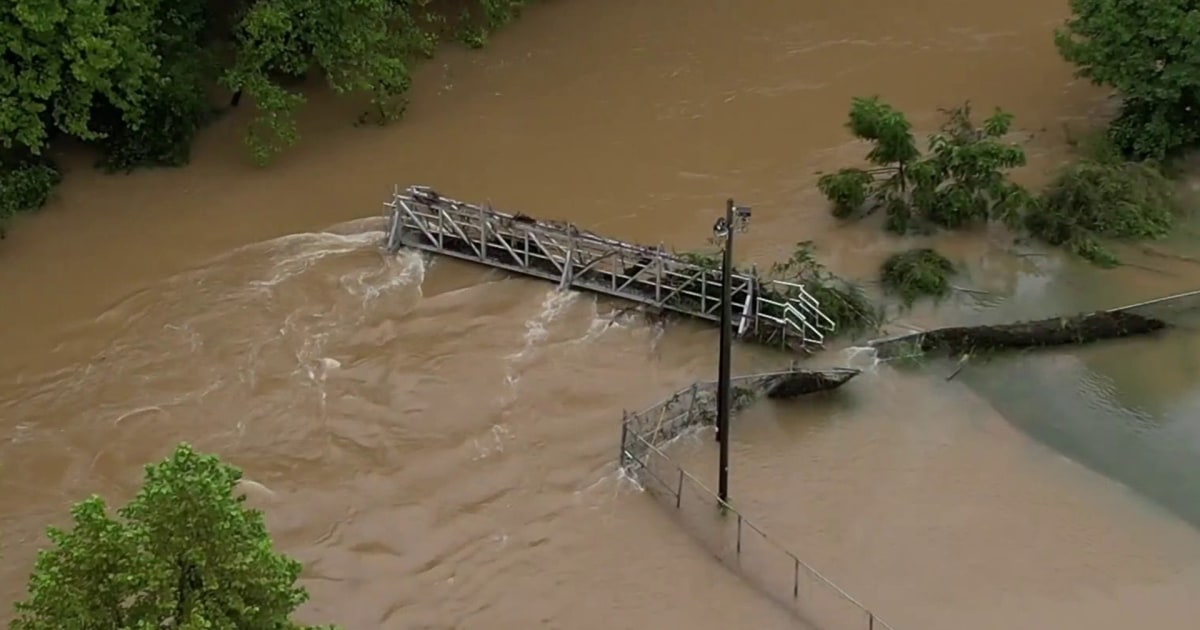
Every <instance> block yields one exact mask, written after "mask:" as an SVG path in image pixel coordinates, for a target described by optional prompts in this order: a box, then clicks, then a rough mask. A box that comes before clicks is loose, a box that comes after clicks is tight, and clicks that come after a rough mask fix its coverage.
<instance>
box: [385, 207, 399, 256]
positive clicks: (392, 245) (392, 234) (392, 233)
mask: <svg viewBox="0 0 1200 630" xmlns="http://www.w3.org/2000/svg"><path fill="white" fill-rule="evenodd" d="M400 221H401V218H400V209H399V208H397V207H395V206H394V205H393V206H392V224H391V225H390V226H388V240H387V250H388V251H389V252H391V253H393V254H394V253H396V252H398V251H400V226H401V223H400Z"/></svg>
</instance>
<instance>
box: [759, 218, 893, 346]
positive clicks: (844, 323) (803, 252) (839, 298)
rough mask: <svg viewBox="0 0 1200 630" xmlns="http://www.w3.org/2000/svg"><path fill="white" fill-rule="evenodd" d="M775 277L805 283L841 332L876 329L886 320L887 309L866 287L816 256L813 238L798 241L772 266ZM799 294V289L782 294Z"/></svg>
mask: <svg viewBox="0 0 1200 630" xmlns="http://www.w3.org/2000/svg"><path fill="white" fill-rule="evenodd" d="M768 275H769V277H770V278H771V279H772V280H783V281H785V282H790V283H794V284H798V285H802V286H804V289H805V290H806V291H808V293H809V294H810V295H812V296H813V297H814V298H815V299H816V300H817V303H818V304H820V309H821V312H822V313H823V314H824V315H825V316H826V317H828V318H829V319H830V320H831V321H833V323H834V325H835V326H836V332H837V334H838V335H854V334H857V333H861V332H867V331H871V330H875V329H877V328H878V327H879V325H880V324H881V323H882V322H883V312H882V310H881V309H879V308H878V307H877V306H875V305H874V304H872V303H871V299H870V298H869V297H867V294H866V292H864V291H863V289H862V287H860V286H858V285H856V284H853V283H851V282H849V281H847V280H845V279H843V278H840V277H838V276H836V275H834V274H833V273H831V272H830V271H829V270H828V269H827V268H826V267H825V265H823V264H821V263H820V262H819V261H818V260H817V257H816V246H815V245H814V244H813V242H812V241H803V242H800V243H796V247H795V249H794V250H793V252H792V255H791V257H789V258H788V259H787V260H785V261H783V262H779V263H775V264H773V265H771V270H770V273H769V274H768ZM779 297H782V298H785V299H792V298H795V297H797V295H796V292H795V291H791V292H788V293H786V294H784V295H782V296H779Z"/></svg>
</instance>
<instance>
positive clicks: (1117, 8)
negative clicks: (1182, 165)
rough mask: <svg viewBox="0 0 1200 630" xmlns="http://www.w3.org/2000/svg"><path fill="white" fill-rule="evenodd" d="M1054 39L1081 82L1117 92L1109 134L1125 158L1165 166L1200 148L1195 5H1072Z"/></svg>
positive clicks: (1124, 1)
mask: <svg viewBox="0 0 1200 630" xmlns="http://www.w3.org/2000/svg"><path fill="white" fill-rule="evenodd" d="M1070 4H1071V12H1072V17H1071V18H1070V19H1069V20H1068V21H1067V23H1066V24H1065V25H1064V27H1063V28H1062V29H1060V30H1059V31H1058V32H1057V33H1056V34H1055V43H1056V44H1057V46H1058V49H1059V52H1060V53H1061V54H1062V56H1063V58H1065V59H1066V60H1067V61H1070V62H1072V63H1074V64H1075V65H1076V66H1078V72H1079V75H1080V76H1083V77H1086V78H1088V79H1090V80H1091V81H1092V82H1093V83H1096V84H1098V85H1103V86H1107V87H1110V88H1113V89H1115V90H1116V91H1117V92H1118V93H1119V95H1120V97H1121V99H1122V106H1121V113H1120V115H1119V116H1118V117H1117V119H1116V120H1115V121H1113V123H1112V125H1111V126H1110V128H1109V132H1110V136H1111V138H1112V141H1113V142H1114V143H1115V144H1116V146H1117V148H1118V149H1120V151H1121V152H1122V154H1124V155H1125V156H1126V157H1131V158H1135V159H1145V158H1154V159H1158V160H1161V159H1164V158H1167V157H1169V156H1171V155H1173V154H1175V153H1177V152H1178V151H1180V150H1181V149H1184V148H1187V147H1190V146H1193V145H1195V144H1196V143H1197V141H1200V71H1198V70H1197V60H1198V59H1200V11H1198V10H1197V4H1196V2H1195V0H1154V1H1153V2H1148V1H1144V0H1143V1H1136V2H1131V1H1129V0H1071V3H1070Z"/></svg>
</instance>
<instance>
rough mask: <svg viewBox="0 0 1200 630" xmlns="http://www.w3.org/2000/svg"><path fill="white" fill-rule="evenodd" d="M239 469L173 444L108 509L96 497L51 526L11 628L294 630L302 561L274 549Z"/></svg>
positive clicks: (302, 594)
mask: <svg viewBox="0 0 1200 630" xmlns="http://www.w3.org/2000/svg"><path fill="white" fill-rule="evenodd" d="M241 476H242V475H241V471H239V470H238V469H237V468H234V467H233V466H229V465H227V464H224V463H222V462H221V461H220V460H219V459H218V458H217V457H216V456H214V455H205V454H201V453H197V452H196V451H194V450H193V449H192V448H191V447H190V446H188V445H187V444H182V445H180V446H179V447H178V448H177V449H176V450H175V452H174V453H172V454H171V456H170V457H168V458H167V459H166V460H164V461H162V462H161V463H158V464H152V465H150V466H147V467H146V478H145V483H144V485H143V487H142V489H141V491H140V492H138V494H137V496H135V497H134V499H133V500H132V501H130V502H129V504H127V505H126V506H124V507H122V508H120V509H119V510H117V512H116V515H115V517H114V516H113V515H110V514H109V512H108V510H107V507H106V505H105V502H104V500H103V499H101V498H100V497H96V496H93V497H92V498H90V499H87V500H85V501H82V502H80V503H78V504H76V505H75V507H74V509H72V515H73V517H74V526H73V527H72V528H71V530H70V531H63V530H59V529H56V528H51V529H50V530H49V537H50V540H51V542H52V543H53V545H52V547H50V548H49V549H46V550H43V551H41V552H40V553H39V555H38V559H37V562H36V565H35V566H34V570H33V574H32V576H31V577H30V580H29V597H28V599H26V600H25V601H23V602H19V603H18V604H17V615H18V617H17V619H16V621H14V622H13V625H12V630H62V629H64V628H114V629H121V630H125V629H129V630H151V629H155V630H157V629H161V628H187V629H191V630H200V629H205V630H210V629H211V630H238V629H243V628H276V629H281V630H282V629H299V628H303V627H304V626H301V625H299V624H296V623H294V622H292V621H290V619H289V618H290V616H291V614H292V613H293V612H294V611H295V610H296V608H297V607H299V605H300V604H301V603H303V602H304V601H305V600H306V599H307V597H308V595H307V592H306V591H305V590H304V588H303V587H300V586H298V585H297V584H296V580H297V578H298V577H299V575H300V564H299V563H298V562H296V561H295V560H293V559H291V558H288V557H287V556H285V555H283V554H280V553H277V552H276V551H275V550H274V548H273V546H272V543H271V539H270V536H269V534H268V533H267V529H266V526H265V525H264V523H263V516H262V513H260V512H258V511H255V510H251V509H247V508H246V507H245V506H244V505H243V502H244V501H245V495H242V494H239V493H237V492H236V490H237V484H238V481H239V480H240V479H241Z"/></svg>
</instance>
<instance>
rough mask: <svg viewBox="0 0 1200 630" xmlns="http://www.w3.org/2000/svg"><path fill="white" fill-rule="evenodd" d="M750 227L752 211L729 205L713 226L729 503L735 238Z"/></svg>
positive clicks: (722, 473)
mask: <svg viewBox="0 0 1200 630" xmlns="http://www.w3.org/2000/svg"><path fill="white" fill-rule="evenodd" d="M749 226H750V208H749V207H746V206H737V205H734V203H733V200H732V199H729V200H727V201H726V202H725V216H724V217H721V218H719V219H717V222H716V223H714V224H713V237H714V238H715V239H716V240H718V241H720V242H722V243H723V246H722V248H721V250H722V252H721V351H720V357H719V365H718V369H717V441H718V442H719V443H720V451H721V457H720V463H719V464H718V465H719V466H720V468H719V469H718V471H717V496H718V497H719V498H720V499H721V501H728V500H729V411H730V408H731V407H732V406H733V392H732V391H731V390H732V387H731V383H730V380H731V375H730V359H731V355H732V354H733V305H732V302H733V300H732V296H731V295H730V293H731V292H732V284H733V283H732V280H733V235H734V234H736V233H738V232H745V231H746V230H747V229H748V228H749Z"/></svg>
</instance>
